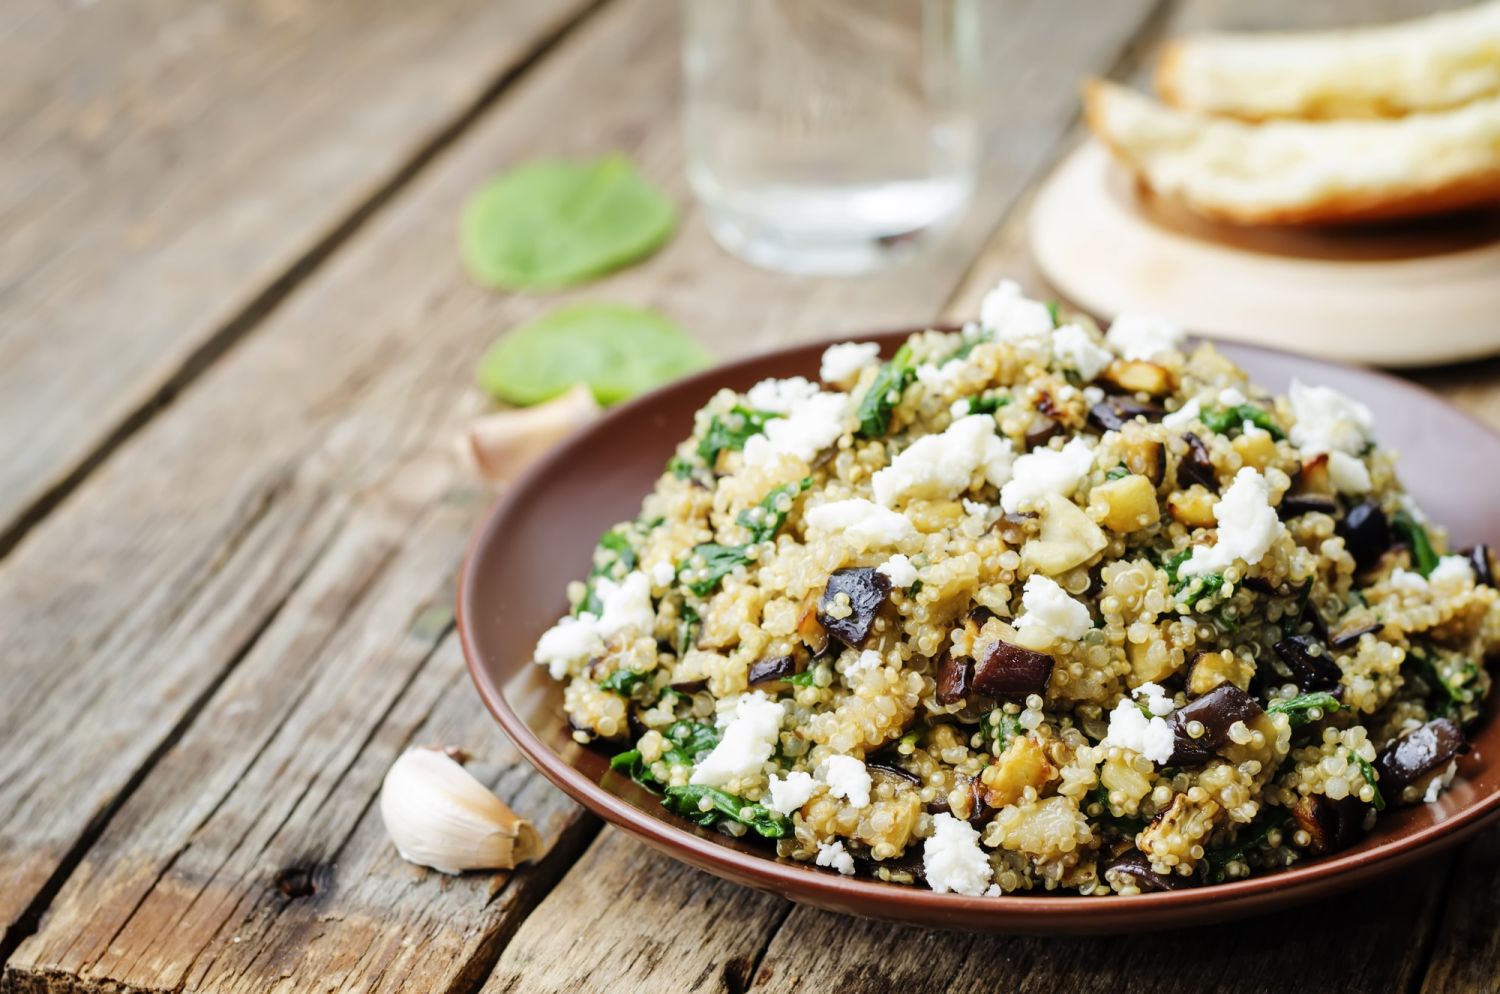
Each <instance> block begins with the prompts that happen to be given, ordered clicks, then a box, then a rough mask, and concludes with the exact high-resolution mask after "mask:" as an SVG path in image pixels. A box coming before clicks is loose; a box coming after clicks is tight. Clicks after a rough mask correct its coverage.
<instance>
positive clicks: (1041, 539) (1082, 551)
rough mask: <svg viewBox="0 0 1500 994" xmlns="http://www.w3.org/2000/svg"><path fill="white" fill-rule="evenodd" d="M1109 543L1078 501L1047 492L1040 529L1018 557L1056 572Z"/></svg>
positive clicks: (1037, 568) (1038, 568)
mask: <svg viewBox="0 0 1500 994" xmlns="http://www.w3.org/2000/svg"><path fill="white" fill-rule="evenodd" d="M1108 544H1109V539H1107V538H1105V537H1104V532H1103V530H1102V529H1100V527H1099V526H1098V525H1096V524H1094V522H1093V519H1091V518H1090V517H1089V516H1088V515H1087V514H1084V513H1083V510H1082V509H1081V508H1080V507H1079V506H1078V505H1077V504H1075V503H1073V502H1072V501H1071V500H1068V498H1066V497H1063V496H1060V495H1058V494H1049V495H1048V496H1047V499H1046V502H1045V504H1044V505H1043V509H1042V528H1041V532H1040V533H1039V534H1038V536H1037V537H1036V538H1034V539H1032V540H1031V541H1030V542H1027V543H1026V544H1025V545H1024V546H1022V547H1021V561H1022V562H1023V563H1025V564H1027V565H1028V566H1030V567H1031V568H1032V569H1033V570H1035V571H1037V572H1040V573H1044V574H1046V575H1047V576H1056V575H1057V574H1059V573H1064V572H1067V571H1068V570H1070V569H1072V568H1073V567H1074V566H1077V565H1079V564H1080V563H1084V562H1087V561H1088V560H1089V559H1091V558H1092V557H1093V556H1094V555H1096V554H1097V553H1098V552H1099V551H1100V550H1102V549H1103V548H1104V547H1105V546H1106V545H1108Z"/></svg>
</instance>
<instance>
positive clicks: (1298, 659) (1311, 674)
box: [1271, 635, 1344, 692]
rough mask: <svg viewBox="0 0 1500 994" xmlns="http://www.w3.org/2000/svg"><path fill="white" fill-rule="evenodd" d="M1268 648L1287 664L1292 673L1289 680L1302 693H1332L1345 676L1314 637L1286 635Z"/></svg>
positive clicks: (1319, 641) (1320, 642)
mask: <svg viewBox="0 0 1500 994" xmlns="http://www.w3.org/2000/svg"><path fill="white" fill-rule="evenodd" d="M1271 648H1272V649H1275V650H1276V655H1277V656H1278V657H1279V658H1280V659H1281V661H1282V662H1284V663H1286V665H1287V668H1288V669H1290V670H1291V671H1292V679H1293V680H1295V681H1297V686H1298V687H1299V688H1300V689H1301V690H1303V691H1304V692H1306V691H1312V690H1332V689H1333V688H1334V687H1337V686H1338V685H1339V679H1340V678H1341V677H1342V676H1343V675H1344V674H1343V671H1342V670H1340V669H1339V666H1338V664H1337V663H1335V662H1334V661H1333V660H1332V659H1331V658H1329V655H1328V650H1327V649H1326V648H1325V647H1324V645H1323V643H1322V641H1321V640H1320V639H1318V637H1317V636H1315V635H1288V636H1287V637H1286V638H1284V639H1282V640H1281V641H1279V642H1277V643H1276V644H1275V645H1273V646H1272V647H1271Z"/></svg>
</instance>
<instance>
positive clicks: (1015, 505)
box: [1000, 437, 1094, 514]
mask: <svg viewBox="0 0 1500 994" xmlns="http://www.w3.org/2000/svg"><path fill="white" fill-rule="evenodd" d="M1093 464H1094V450H1093V449H1091V448H1090V447H1089V443H1088V441H1087V440H1086V439H1084V438H1081V437H1080V438H1075V439H1073V440H1072V441H1070V442H1068V444H1067V445H1064V446H1063V447H1062V448H1061V449H1037V450H1036V451H1035V452H1028V453H1026V454H1025V455H1024V456H1020V457H1019V458H1017V459H1016V460H1015V462H1014V463H1013V464H1012V465H1011V475H1010V482H1008V483H1006V484H1005V485H1004V486H1003V487H1001V489H1000V506H1001V507H1002V508H1003V509H1004V510H1005V512H1006V513H1007V514H1015V513H1016V512H1017V511H1019V510H1021V509H1022V508H1024V507H1027V506H1029V505H1032V504H1035V503H1036V502H1038V501H1040V500H1041V499H1042V498H1043V497H1046V496H1047V495H1048V494H1068V493H1071V492H1072V491H1073V490H1074V489H1075V488H1077V486H1078V484H1079V481H1081V480H1082V479H1083V477H1084V475H1085V474H1086V473H1088V471H1089V467H1091V466H1092V465H1093Z"/></svg>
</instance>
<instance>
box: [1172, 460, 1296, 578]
mask: <svg viewBox="0 0 1500 994" xmlns="http://www.w3.org/2000/svg"><path fill="white" fill-rule="evenodd" d="M1213 512H1214V520H1215V521H1217V522H1218V523H1219V527H1218V533H1219V537H1218V541H1217V542H1215V543H1214V544H1213V545H1198V546H1194V547H1193V554H1192V555H1191V556H1190V557H1189V558H1188V560H1187V562H1185V563H1183V564H1182V565H1181V566H1180V567H1178V569H1177V575H1178V576H1183V577H1191V576H1203V575H1204V574H1207V573H1217V572H1219V571H1221V570H1223V569H1224V568H1225V567H1227V566H1229V565H1231V564H1232V563H1233V562H1234V561H1235V560H1237V559H1239V560H1244V562H1245V564H1246V565H1248V566H1254V565H1255V564H1256V563H1258V562H1260V561H1261V559H1262V558H1264V557H1265V554H1266V553H1267V552H1268V551H1269V550H1270V548H1271V543H1272V542H1274V541H1276V539H1277V537H1278V536H1279V535H1280V534H1281V533H1282V531H1283V530H1284V529H1283V526H1282V524H1281V519H1280V518H1278V517H1277V516H1276V509H1275V508H1274V507H1272V506H1271V485H1270V484H1269V483H1267V482H1266V478H1265V477H1264V476H1262V475H1261V474H1260V472H1259V471H1257V470H1255V469H1252V468H1251V467H1249V466H1245V467H1243V468H1241V469H1240V471H1239V472H1238V473H1236V474H1235V476H1234V482H1233V483H1231V484H1230V485H1229V489H1228V490H1226V491H1224V496H1223V497H1221V498H1219V502H1218V503H1217V504H1215V505H1214V508H1213Z"/></svg>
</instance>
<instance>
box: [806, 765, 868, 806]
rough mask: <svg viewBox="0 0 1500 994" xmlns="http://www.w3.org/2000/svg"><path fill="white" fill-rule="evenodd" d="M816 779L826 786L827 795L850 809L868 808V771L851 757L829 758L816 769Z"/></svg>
mask: <svg viewBox="0 0 1500 994" xmlns="http://www.w3.org/2000/svg"><path fill="white" fill-rule="evenodd" d="M818 779H820V780H822V781H823V782H824V783H826V784H827V785H828V793H830V794H832V795H833V796H834V797H839V798H843V799H844V800H847V801H848V802H849V805H850V806H851V807H855V808H867V807H869V806H870V785H871V781H870V771H869V770H867V769H865V764H864V763H862V762H860V761H859V760H857V759H855V758H854V757H853V756H829V757H828V758H827V759H826V760H824V761H823V764H822V765H821V766H819V767H818Z"/></svg>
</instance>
